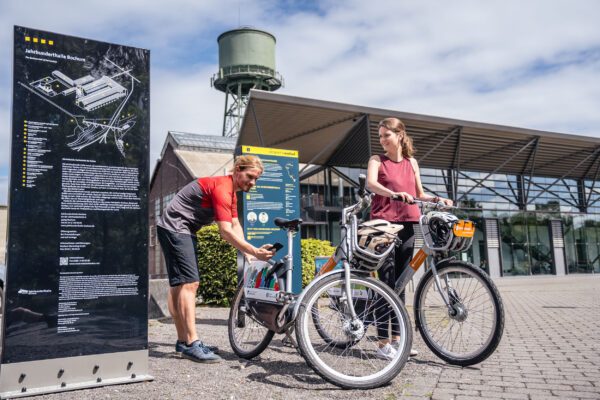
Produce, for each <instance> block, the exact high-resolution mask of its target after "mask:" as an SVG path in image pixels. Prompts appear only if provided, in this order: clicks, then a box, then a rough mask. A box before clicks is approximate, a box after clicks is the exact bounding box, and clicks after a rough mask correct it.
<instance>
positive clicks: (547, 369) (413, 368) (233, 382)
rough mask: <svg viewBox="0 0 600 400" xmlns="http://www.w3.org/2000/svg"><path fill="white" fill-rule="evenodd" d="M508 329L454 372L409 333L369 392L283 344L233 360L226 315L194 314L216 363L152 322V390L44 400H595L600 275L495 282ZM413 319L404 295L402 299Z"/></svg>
mask: <svg viewBox="0 0 600 400" xmlns="http://www.w3.org/2000/svg"><path fill="white" fill-rule="evenodd" d="M496 284H497V285H498V287H499V289H500V292H501V294H502V297H503V301H504V305H505V312H506V325H505V330H504V336H503V339H502V342H501V343H500V346H499V347H498V349H497V351H496V352H495V353H494V354H493V355H492V356H491V357H490V358H488V359H487V360H486V361H484V362H483V363H481V364H478V365H475V366H472V367H467V368H461V367H455V366H451V365H448V364H446V363H444V362H443V361H442V360H440V359H438V358H437V357H436V356H435V355H433V354H432V353H431V352H430V351H429V350H428V349H427V347H426V346H425V344H424V343H423V341H422V339H421V337H420V336H419V334H418V333H416V334H415V339H414V347H415V348H416V349H417V350H419V352H420V354H419V355H418V356H417V357H414V358H413V359H412V360H411V361H410V362H409V363H407V365H406V366H405V368H404V370H403V371H402V372H401V373H400V375H399V376H398V377H396V379H394V381H393V382H392V383H391V384H390V385H388V386H386V387H382V388H378V389H375V390H369V391H345V390H340V389H338V388H337V387H335V386H332V385H330V384H327V383H325V382H324V381H323V380H322V379H321V378H320V377H319V376H317V375H316V374H315V373H314V372H312V370H311V369H310V368H309V367H308V366H307V365H306V363H305V362H304V360H303V359H302V358H301V357H300V356H299V355H298V353H297V352H296V351H295V350H294V349H292V348H289V347H285V346H282V344H281V340H280V339H281V336H276V338H275V340H274V341H273V343H272V345H271V346H270V347H269V349H267V350H266V351H265V352H264V353H263V354H262V355H261V356H260V357H259V358H257V359H256V360H253V361H250V362H249V361H245V360H240V359H238V358H237V357H236V356H235V354H233V352H232V351H231V350H230V347H229V342H228V339H227V326H226V318H227V314H228V310H227V309H223V308H201V309H199V312H198V324H199V325H198V326H199V331H200V333H201V336H202V339H203V340H205V341H207V342H209V343H211V344H217V345H219V346H220V347H221V349H222V351H223V357H224V359H225V361H224V362H222V363H220V364H214V365H201V364H195V363H193V362H191V361H188V360H181V359H178V358H175V357H174V356H173V345H174V340H175V329H174V327H173V325H172V323H170V321H169V320H162V321H159V320H151V321H150V323H149V347H150V368H151V371H150V372H151V374H152V375H153V376H154V377H155V380H154V381H153V382H147V383H139V384H131V385H121V386H107V387H103V388H97V389H90V390H83V391H77V392H71V393H69V392H67V393H62V394H54V395H47V396H42V397H38V398H44V399H81V398H114V399H145V400H146V399H204V398H206V399H250V398H252V399H253V398H265V399H304V400H305V399H315V398H319V399H344V400H347V399H349V398H351V399H386V400H392V399H436V400H437V399H439V400H450V399H454V400H462V399H482V398H485V399H532V400H533V399H550V398H551V399H600V276H598V275H575V276H566V277H554V276H553V277H515V278H501V279H498V280H496ZM408 299H409V301H408V304H407V305H408V307H409V311H411V312H412V307H411V303H412V301H411V300H410V299H411V296H410V294H409V296H408Z"/></svg>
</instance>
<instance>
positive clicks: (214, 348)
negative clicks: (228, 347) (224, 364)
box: [200, 341, 219, 354]
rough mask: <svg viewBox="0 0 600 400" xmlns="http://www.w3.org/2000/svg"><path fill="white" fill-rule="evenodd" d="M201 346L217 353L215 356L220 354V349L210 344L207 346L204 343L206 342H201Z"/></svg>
mask: <svg viewBox="0 0 600 400" xmlns="http://www.w3.org/2000/svg"><path fill="white" fill-rule="evenodd" d="M200 344H201V345H202V346H204V347H206V348H207V349H209V350H210V351H212V352H213V353H215V354H219V348H218V347H217V346H213V345H210V344H206V343H204V342H202V341H201V342H200Z"/></svg>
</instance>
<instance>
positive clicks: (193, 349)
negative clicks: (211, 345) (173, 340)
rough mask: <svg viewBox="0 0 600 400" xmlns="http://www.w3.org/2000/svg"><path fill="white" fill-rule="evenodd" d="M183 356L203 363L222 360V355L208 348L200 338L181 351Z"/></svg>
mask: <svg viewBox="0 0 600 400" xmlns="http://www.w3.org/2000/svg"><path fill="white" fill-rule="evenodd" d="M181 357H183V358H187V359H188V360H192V361H195V362H201V363H216V362H219V361H221V357H219V356H218V355H216V354H215V353H213V352H212V351H210V350H209V349H207V348H206V347H205V346H204V345H203V344H202V342H201V341H199V340H196V341H195V342H194V343H192V345H191V346H187V347H185V348H184V349H183V351H182V352H181Z"/></svg>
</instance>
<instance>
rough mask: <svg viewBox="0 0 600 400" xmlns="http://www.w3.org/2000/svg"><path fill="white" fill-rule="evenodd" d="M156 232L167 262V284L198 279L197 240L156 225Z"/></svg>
mask: <svg viewBox="0 0 600 400" xmlns="http://www.w3.org/2000/svg"><path fill="white" fill-rule="evenodd" d="M156 232H157V235H158V241H159V242H160V247H162V251H163V254H164V255H165V262H166V263H167V273H168V274H169V285H170V286H171V287H174V286H179V285H182V284H184V283H193V282H199V281H200V275H199V274H198V255H197V253H196V245H197V242H198V241H197V240H196V237H195V236H192V235H189V234H186V233H176V232H171V231H169V230H166V229H165V228H163V227H160V226H157V227H156Z"/></svg>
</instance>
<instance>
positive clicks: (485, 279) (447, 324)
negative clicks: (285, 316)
mask: <svg viewBox="0 0 600 400" xmlns="http://www.w3.org/2000/svg"><path fill="white" fill-rule="evenodd" d="M395 200H398V201H400V199H398V198H396V199H395ZM415 203H417V204H419V205H420V207H421V209H422V211H423V212H422V215H421V217H420V220H419V225H420V227H421V231H422V233H423V239H424V245H423V247H422V248H421V249H419V250H418V251H417V253H416V254H415V256H414V257H413V259H412V260H411V262H410V268H406V270H404V271H403V272H402V273H401V275H400V277H398V278H397V279H396V284H395V287H394V291H395V292H396V293H397V294H400V293H402V291H403V290H404V289H405V287H406V285H407V284H408V283H409V282H410V280H411V279H412V277H413V275H414V274H415V272H416V271H417V270H418V269H419V268H420V267H421V266H422V265H424V264H426V265H427V267H428V269H427V271H426V272H425V274H424V275H423V277H422V278H421V280H420V281H419V284H418V285H417V288H416V290H415V297H414V302H413V304H414V316H415V324H416V328H417V329H418V330H419V333H420V334H421V336H422V337H423V340H424V341H425V343H426V344H427V346H428V347H429V349H431V351H432V352H433V353H434V354H436V355H437V356H438V357H440V358H441V359H443V360H444V361H446V362H448V363H449V364H453V365H461V366H468V365H473V364H477V363H480V362H482V361H483V360H485V359H486V358H488V357H489V356H490V355H491V354H492V353H493V352H494V351H495V350H496V348H497V347H498V344H499V343H500V340H501V338H502V334H503V331H504V307H503V304H502V298H501V297H500V293H499V292H498V289H497V288H496V285H495V284H494V283H493V282H492V280H491V279H490V278H489V276H488V275H487V274H486V273H485V272H484V271H483V270H482V269H481V268H478V267H476V266H475V265H473V264H470V263H468V262H465V261H462V260H459V259H457V258H456V256H455V254H457V253H460V252H464V251H466V250H468V249H469V247H470V246H471V244H472V241H473V236H474V234H475V226H474V224H473V222H471V221H468V220H461V219H458V218H457V217H456V216H455V215H454V214H452V213H451V212H449V211H448V210H451V209H456V207H447V206H445V205H444V204H442V203H431V202H422V201H418V200H415ZM427 210H428V211H427ZM425 211H427V212H425ZM358 232H359V236H360V234H361V233H363V232H364V234H363V235H362V237H361V240H363V241H365V244H366V245H368V246H370V247H375V248H377V246H378V245H379V242H378V241H379V240H382V238H385V237H386V235H387V236H389V235H390V234H392V233H395V232H397V227H395V226H394V224H389V223H386V221H381V220H376V221H369V222H368V223H364V224H363V225H362V226H361V227H359V230H358ZM339 250H340V249H338V252H336V254H335V255H334V256H333V257H332V258H331V260H330V262H327V263H326V265H325V267H324V268H323V269H322V270H321V273H327V271H328V270H330V269H331V268H333V266H335V264H336V263H337V261H338V260H339V259H340V258H341V256H342V254H340V253H339ZM387 257H390V258H391V260H390V261H391V262H393V258H394V254H393V253H390V254H388V255H387ZM321 333H322V335H323V336H324V337H328V338H329V340H331V341H332V342H333V343H335V341H336V339H335V338H334V336H333V335H331V334H330V333H329V332H328V331H326V330H322V331H321Z"/></svg>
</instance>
